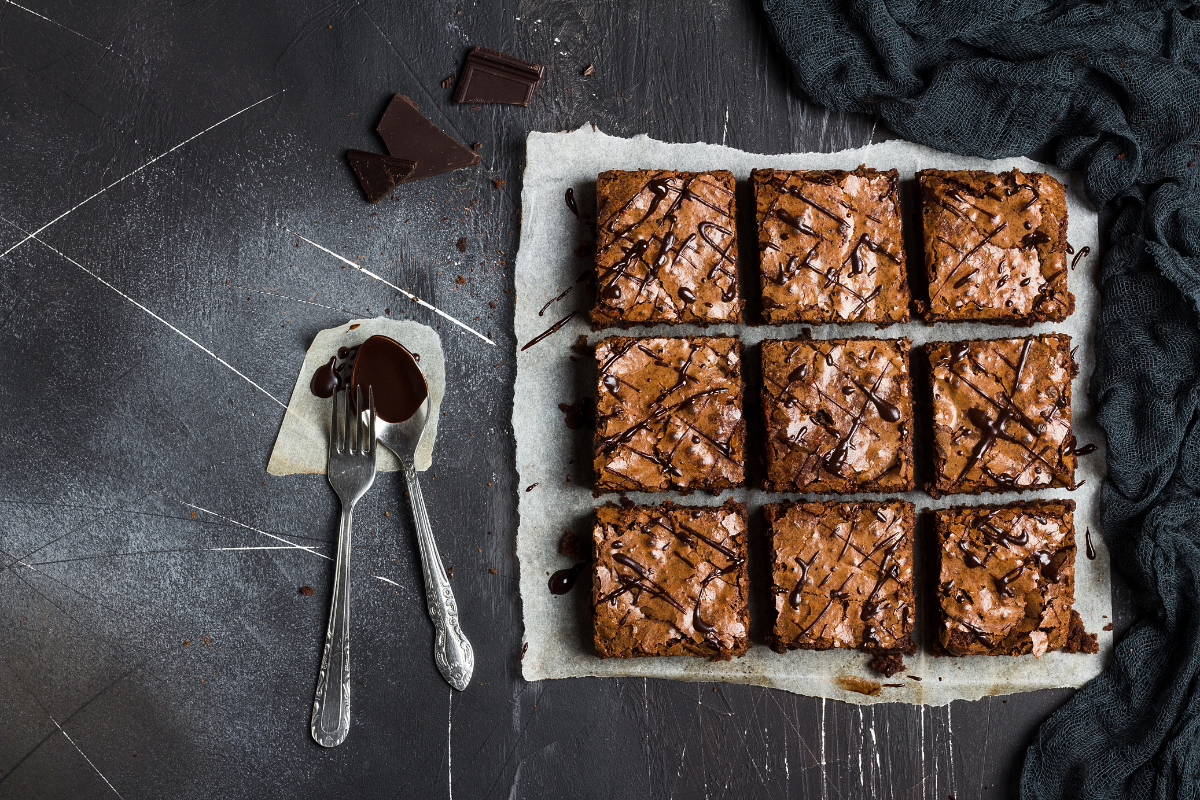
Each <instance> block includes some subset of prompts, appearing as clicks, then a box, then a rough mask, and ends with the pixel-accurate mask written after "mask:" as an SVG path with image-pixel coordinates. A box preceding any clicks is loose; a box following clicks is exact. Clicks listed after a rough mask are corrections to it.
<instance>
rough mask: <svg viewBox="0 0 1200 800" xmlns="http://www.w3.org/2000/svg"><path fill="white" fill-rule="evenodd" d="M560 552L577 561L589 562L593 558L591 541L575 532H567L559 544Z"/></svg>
mask: <svg viewBox="0 0 1200 800" xmlns="http://www.w3.org/2000/svg"><path fill="white" fill-rule="evenodd" d="M558 552H560V553H562V554H563V555H564V556H566V557H567V558H573V559H575V560H576V561H587V560H588V559H589V558H591V557H592V547H591V540H589V539H587V538H585V537H583V536H580V535H579V534H578V533H576V532H575V531H567V532H566V533H564V534H563V536H562V539H561V540H560V541H559V543H558Z"/></svg>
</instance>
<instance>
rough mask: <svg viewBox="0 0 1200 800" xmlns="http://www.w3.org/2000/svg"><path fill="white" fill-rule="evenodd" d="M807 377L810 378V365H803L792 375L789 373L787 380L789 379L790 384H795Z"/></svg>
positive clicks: (793, 371) (792, 372)
mask: <svg viewBox="0 0 1200 800" xmlns="http://www.w3.org/2000/svg"><path fill="white" fill-rule="evenodd" d="M807 377H808V364H801V365H800V366H798V367H796V368H795V369H794V370H792V371H791V372H790V373H788V376H787V379H788V383H795V382H796V381H802V380H804V379H805V378H807Z"/></svg>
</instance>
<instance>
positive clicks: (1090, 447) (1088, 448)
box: [1075, 444, 1096, 456]
mask: <svg viewBox="0 0 1200 800" xmlns="http://www.w3.org/2000/svg"><path fill="white" fill-rule="evenodd" d="M1094 452H1096V445H1094V444H1085V445H1084V446H1083V447H1076V448H1075V455H1077V456H1090V455H1091V454H1092V453H1094Z"/></svg>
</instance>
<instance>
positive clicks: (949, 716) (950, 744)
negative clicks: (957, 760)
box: [946, 705, 958, 795]
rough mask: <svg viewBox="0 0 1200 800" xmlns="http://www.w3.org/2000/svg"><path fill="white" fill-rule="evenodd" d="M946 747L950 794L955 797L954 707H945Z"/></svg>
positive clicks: (956, 783) (956, 792) (956, 782)
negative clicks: (948, 759)
mask: <svg viewBox="0 0 1200 800" xmlns="http://www.w3.org/2000/svg"><path fill="white" fill-rule="evenodd" d="M946 746H947V749H948V750H949V756H950V794H952V795H957V794H958V791H957V789H956V787H957V785H958V781H957V780H956V779H955V776H954V707H953V706H952V705H947V706H946Z"/></svg>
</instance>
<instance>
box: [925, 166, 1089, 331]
mask: <svg viewBox="0 0 1200 800" xmlns="http://www.w3.org/2000/svg"><path fill="white" fill-rule="evenodd" d="M917 182H918V185H919V188H920V194H921V216H922V222H923V225H922V227H923V230H924V239H925V273H926V278H927V280H928V282H929V303H928V305H922V306H921V310H922V313H923V315H924V317H925V318H926V319H927V320H929V321H930V322H936V321H948V322H953V321H958V320H975V321H979V322H993V323H1002V324H1006V325H1032V324H1033V323H1035V322H1043V321H1051V322H1062V321H1063V320H1064V319H1066V318H1067V317H1068V316H1070V314H1071V313H1072V312H1073V311H1074V310H1075V297H1074V296H1073V295H1072V294H1071V293H1070V292H1068V291H1067V199H1066V193H1065V192H1064V191H1063V187H1062V184H1061V183H1059V182H1058V181H1056V180H1055V179H1054V178H1052V177H1050V176H1049V175H1043V174H1041V173H1040V172H1031V173H1029V174H1028V175H1026V174H1025V173H1023V172H1021V171H1020V170H1016V169H1014V170H1009V171H1008V172H1003V173H1000V174H999V175H997V174H994V173H991V172H975V171H962V172H947V171H944V170H937V169H927V170H922V171H921V172H918V173H917Z"/></svg>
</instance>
